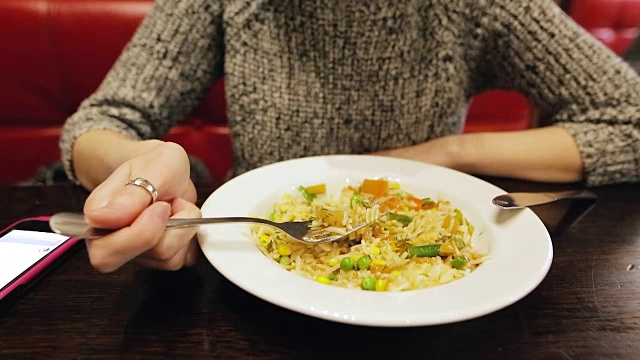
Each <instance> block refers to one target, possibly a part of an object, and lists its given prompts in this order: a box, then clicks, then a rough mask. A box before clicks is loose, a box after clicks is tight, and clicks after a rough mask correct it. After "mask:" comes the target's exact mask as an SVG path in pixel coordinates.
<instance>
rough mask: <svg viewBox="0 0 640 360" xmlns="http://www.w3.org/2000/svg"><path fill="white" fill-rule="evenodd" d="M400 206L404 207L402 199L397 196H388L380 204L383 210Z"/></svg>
mask: <svg viewBox="0 0 640 360" xmlns="http://www.w3.org/2000/svg"><path fill="white" fill-rule="evenodd" d="M400 208H402V201H400V199H398V198H397V197H395V196H394V197H390V198H388V199H387V200H385V201H384V202H383V203H382V204H381V205H380V211H382V212H387V211H389V210H394V209H400Z"/></svg>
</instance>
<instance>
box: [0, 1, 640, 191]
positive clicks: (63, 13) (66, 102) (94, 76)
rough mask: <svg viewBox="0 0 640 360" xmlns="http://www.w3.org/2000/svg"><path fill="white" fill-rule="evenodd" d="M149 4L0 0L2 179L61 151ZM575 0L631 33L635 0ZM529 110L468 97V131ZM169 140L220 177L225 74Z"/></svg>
mask: <svg viewBox="0 0 640 360" xmlns="http://www.w3.org/2000/svg"><path fill="white" fill-rule="evenodd" d="M152 3H153V1H152V0H2V1H0V48H1V49H2V55H1V56H0V169H1V170H0V184H9V183H16V182H20V181H24V180H26V179H28V178H30V177H31V176H33V175H34V173H35V172H36V170H37V169H38V168H39V167H41V166H43V165H46V164H49V163H51V162H53V161H55V160H58V159H59V158H60V152H59V149H58V137H59V130H60V126H61V125H62V123H63V122H64V121H65V119H66V118H67V117H68V116H69V115H70V114H72V113H73V112H74V111H75V109H76V108H77V107H78V105H79V104H80V102H81V101H82V100H83V99H85V98H86V97H87V96H88V95H89V94H91V92H93V91H94V90H95V89H96V87H97V86H98V85H99V84H100V81H101V80H102V78H103V77H104V75H105V74H106V72H107V71H108V70H109V68H110V67H111V65H112V64H113V62H114V61H115V59H116V58H117V56H118V55H119V53H120V52H121V50H122V48H123V47H124V45H125V44H126V42H127V41H128V39H129V38H130V37H131V35H132V34H133V32H134V31H135V29H136V27H137V26H138V25H139V23H140V21H141V19H142V18H143V17H144V15H145V14H146V13H147V11H148V10H149V8H150V7H151V5H152ZM572 3H573V4H572V6H571V7H570V13H571V14H572V16H574V17H575V18H576V20H577V21H578V22H579V23H582V24H585V26H587V27H588V29H589V30H590V31H591V32H592V33H593V34H594V36H596V37H598V38H599V39H601V40H602V41H603V42H605V44H607V45H608V46H610V47H612V48H613V49H615V51H617V52H618V53H621V51H623V50H624V49H626V48H627V47H628V46H629V45H630V42H631V41H633V39H635V37H636V36H637V30H636V24H637V23H638V15H639V14H640V9H639V8H640V0H615V1H614V0H607V1H605V0H600V1H596V0H577V1H573V2H572ZM603 34H604V35H603ZM532 114H533V110H532V108H531V106H530V105H529V103H528V101H527V100H526V99H525V98H524V97H523V96H522V95H520V94H518V93H513V92H507V91H490V92H487V93H485V94H481V95H479V96H477V97H476V98H474V99H473V102H472V105H471V107H470V110H469V114H468V117H467V122H466V126H465V131H466V132H475V131H503V130H518V129H524V128H527V127H529V126H530V125H531V120H532V118H533V115H532ZM167 139H168V140H172V141H176V142H178V143H180V144H182V145H183V146H184V147H185V148H186V149H187V151H188V152H189V153H190V154H192V155H194V156H196V157H198V158H200V159H201V160H203V162H204V163H205V164H206V165H207V167H208V168H209V170H210V171H211V173H212V175H213V177H214V178H215V179H216V180H223V179H225V177H226V176H227V174H228V171H229V169H230V167H231V161H232V153H231V142H230V139H229V131H228V128H227V127H226V112H225V99H224V82H223V81H220V82H218V83H217V84H214V86H213V87H212V89H211V90H210V92H209V94H208V96H207V97H206V98H205V99H204V100H203V102H202V103H201V104H200V106H199V107H198V108H197V109H196V110H195V111H194V112H193V113H192V114H191V115H190V116H189V117H188V118H186V119H184V121H182V122H181V123H180V125H179V126H177V127H175V128H174V129H173V130H172V131H171V132H170V134H169V135H168V136H167Z"/></svg>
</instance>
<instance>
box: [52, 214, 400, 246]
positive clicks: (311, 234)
mask: <svg viewBox="0 0 640 360" xmlns="http://www.w3.org/2000/svg"><path fill="white" fill-rule="evenodd" d="M387 214H388V213H384V214H381V215H380V216H378V218H377V219H379V218H381V217H383V216H385V215H387ZM377 219H376V220H377ZM376 220H374V221H371V222H365V223H362V224H359V225H356V226H354V227H353V228H352V229H349V230H348V231H347V232H346V233H335V232H330V231H327V230H325V228H323V227H322V226H312V221H311V220H309V221H291V222H282V223H278V222H274V221H271V220H266V219H260V218H252V217H238V216H237V217H217V218H193V219H169V221H168V222H167V225H166V229H178V228H185V227H192V226H200V225H207V224H224V223H259V224H262V225H267V226H271V227H273V228H276V229H279V230H281V231H283V232H284V233H286V234H287V235H289V236H290V237H291V238H292V239H294V240H297V241H300V242H303V243H307V244H321V243H326V242H331V241H338V240H343V239H346V238H347V237H348V236H349V235H351V234H352V233H354V232H356V231H358V230H360V229H363V228H365V227H366V226H369V225H371V224H373V223H374V222H375V221H376ZM49 226H50V227H51V230H53V231H54V232H56V233H58V234H61V235H65V236H69V237H75V238H81V239H94V238H98V237H102V236H106V235H109V234H111V233H112V232H114V231H116V230H114V229H99V228H95V227H92V226H91V225H89V224H88V223H87V221H86V220H85V218H84V215H83V214H82V213H71V212H61V213H57V214H54V215H53V216H51V218H50V219H49Z"/></svg>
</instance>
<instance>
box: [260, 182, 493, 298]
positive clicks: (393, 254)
mask: <svg viewBox="0 0 640 360" xmlns="http://www.w3.org/2000/svg"><path fill="white" fill-rule="evenodd" d="M297 190H298V191H295V192H291V193H285V194H284V195H283V196H282V198H281V199H280V200H279V201H278V202H277V203H275V204H274V207H273V212H272V213H271V214H270V216H269V218H270V219H271V220H273V221H276V222H285V221H306V220H313V226H320V227H327V230H328V231H331V232H335V233H338V234H344V233H347V232H348V231H349V230H350V229H353V228H354V227H356V226H357V225H359V224H362V223H367V222H373V223H372V224H371V225H370V226H367V227H365V228H363V229H361V230H358V231H357V232H355V233H354V234H351V235H350V236H349V237H348V238H347V239H346V240H343V241H336V242H332V243H325V244H303V243H300V242H297V241H295V240H293V239H290V238H289V237H288V236H287V235H285V234H284V233H282V232H280V231H278V230H276V229H273V228H271V227H268V226H264V225H254V226H252V227H251V231H252V235H253V237H254V238H255V240H256V243H257V245H258V247H259V248H260V250H261V251H262V252H263V253H264V254H265V255H266V256H267V257H269V258H271V259H273V260H274V261H275V262H276V263H278V264H279V265H280V266H282V267H283V268H285V269H286V270H289V271H291V272H295V273H297V274H299V275H302V276H304V277H306V278H309V279H312V280H314V281H317V282H320V283H323V284H331V285H335V286H340V287H345V288H353V289H362V290H369V291H406V290H415V289H423V288H428V287H432V286H437V285H441V284H446V283H449V282H451V281H454V280H456V279H460V278H462V277H464V276H465V275H467V274H469V273H470V272H471V271H473V270H474V269H476V268H477V267H478V266H479V265H481V264H482V262H483V261H484V260H485V256H484V254H481V253H479V252H478V251H477V250H475V249H474V248H473V247H472V244H471V239H472V236H473V234H474V230H475V229H474V226H473V224H472V223H470V222H469V220H468V219H467V218H466V217H465V216H464V214H463V213H462V212H461V211H460V210H459V209H457V208H456V207H454V206H452V205H451V203H450V202H449V201H447V200H443V199H431V198H419V197H416V196H415V195H414V194H411V193H409V192H407V191H405V190H404V189H402V188H401V185H400V184H399V183H392V182H390V181H389V180H387V179H365V180H364V181H363V182H362V183H361V184H360V185H359V186H346V187H344V188H342V189H341V191H339V192H338V193H337V194H329V193H327V190H326V185H325V184H315V185H310V186H303V185H301V186H300V187H298V189H297Z"/></svg>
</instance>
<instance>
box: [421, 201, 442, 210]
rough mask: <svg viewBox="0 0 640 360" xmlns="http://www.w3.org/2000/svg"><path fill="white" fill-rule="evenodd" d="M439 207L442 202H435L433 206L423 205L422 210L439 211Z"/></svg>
mask: <svg viewBox="0 0 640 360" xmlns="http://www.w3.org/2000/svg"><path fill="white" fill-rule="evenodd" d="M439 205H440V202H434V203H431V204H425V205H422V206H421V207H420V209H422V210H429V209H437V208H438V206H439Z"/></svg>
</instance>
